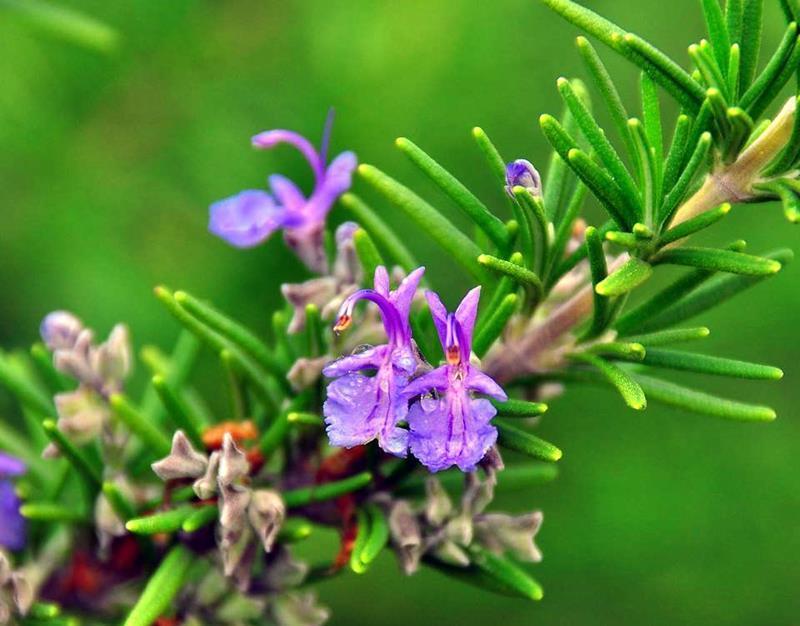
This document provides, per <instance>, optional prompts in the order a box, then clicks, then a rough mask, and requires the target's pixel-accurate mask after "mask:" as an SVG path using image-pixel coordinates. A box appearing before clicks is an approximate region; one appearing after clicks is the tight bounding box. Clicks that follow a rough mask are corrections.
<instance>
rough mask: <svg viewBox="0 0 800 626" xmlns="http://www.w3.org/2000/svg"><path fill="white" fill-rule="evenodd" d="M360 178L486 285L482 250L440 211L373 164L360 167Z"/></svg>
mask: <svg viewBox="0 0 800 626" xmlns="http://www.w3.org/2000/svg"><path fill="white" fill-rule="evenodd" d="M357 171H358V173H359V175H360V176H361V177H362V178H363V179H364V180H365V181H366V182H368V183H369V184H370V185H372V186H373V187H374V188H375V189H377V190H378V191H379V192H381V193H382V194H383V195H384V196H385V197H386V198H387V199H389V200H390V201H391V202H392V203H393V204H394V205H395V206H397V207H398V208H400V209H402V210H403V212H404V213H406V215H408V217H410V218H411V219H412V220H413V221H414V222H415V223H416V224H417V226H418V227H419V228H420V229H421V230H422V231H423V232H426V233H427V234H428V235H429V236H430V237H431V238H432V239H434V241H436V242H437V243H438V244H439V245H440V246H441V247H442V249H444V250H445V251H446V252H447V253H449V254H450V255H451V256H452V257H453V258H454V259H455V260H456V261H458V262H459V263H460V264H461V265H462V266H463V267H464V269H466V270H467V271H468V272H469V273H470V274H471V275H472V277H473V278H475V279H477V280H478V281H479V282H484V281H485V279H486V274H485V272H484V271H483V269H482V268H481V266H480V265H479V264H478V263H477V261H476V259H477V257H478V255H479V254H480V253H481V251H480V249H478V247H477V246H476V245H475V244H474V243H473V242H472V240H471V239H470V238H469V237H467V236H466V235H465V234H464V233H462V232H461V231H460V230H458V229H457V228H456V227H455V226H453V224H452V223H451V222H450V221H449V220H448V219H447V218H445V217H444V216H443V215H442V214H441V213H440V212H439V211H437V210H436V209H434V208H433V207H432V206H431V205H430V204H428V203H427V202H425V200H423V199H422V198H420V197H419V196H418V195H417V194H415V193H414V192H413V191H411V190H410V189H409V188H408V187H406V186H404V185H401V184H400V183H399V182H397V181H396V180H394V179H393V178H391V177H390V176H387V175H386V174H384V173H383V172H381V171H380V170H379V169H378V168H376V167H374V166H372V165H366V164H364V163H362V164H361V165H359V166H358V170H357Z"/></svg>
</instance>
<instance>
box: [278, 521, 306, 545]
mask: <svg viewBox="0 0 800 626" xmlns="http://www.w3.org/2000/svg"><path fill="white" fill-rule="evenodd" d="M312 532H314V526H313V525H312V524H310V523H309V522H307V521H306V520H303V519H297V518H291V517H290V518H289V519H287V520H286V521H284V523H283V526H282V527H281V530H280V532H279V533H278V541H279V542H281V543H297V542H298V541H302V540H303V539H308V538H309V537H310V536H311V533H312Z"/></svg>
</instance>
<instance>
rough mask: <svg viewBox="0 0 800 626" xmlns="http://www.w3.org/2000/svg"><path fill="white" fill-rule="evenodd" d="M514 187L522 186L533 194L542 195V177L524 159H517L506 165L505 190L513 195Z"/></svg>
mask: <svg viewBox="0 0 800 626" xmlns="http://www.w3.org/2000/svg"><path fill="white" fill-rule="evenodd" d="M514 187H524V188H525V189H527V190H528V191H529V192H530V193H531V194H532V195H534V196H541V195H542V177H541V176H539V172H538V171H536V168H535V167H533V164H532V163H531V162H530V161H527V160H526V159H517V160H516V161H512V162H511V163H509V164H508V165H506V191H507V192H508V193H509V195H512V196H513V195H514Z"/></svg>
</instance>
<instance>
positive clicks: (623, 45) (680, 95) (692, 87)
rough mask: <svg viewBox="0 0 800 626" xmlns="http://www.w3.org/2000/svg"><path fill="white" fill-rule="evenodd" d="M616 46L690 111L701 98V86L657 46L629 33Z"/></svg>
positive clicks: (702, 94)
mask: <svg viewBox="0 0 800 626" xmlns="http://www.w3.org/2000/svg"><path fill="white" fill-rule="evenodd" d="M617 46H618V49H619V50H620V51H621V52H622V54H623V55H624V56H625V57H627V58H628V59H629V60H630V61H632V62H633V63H635V64H636V65H638V66H639V67H640V68H641V69H643V70H644V71H645V72H647V73H648V74H649V75H650V77H651V78H652V79H653V80H654V81H655V82H657V83H658V84H659V85H661V87H662V88H663V89H664V90H666V91H667V92H668V93H670V94H671V95H672V96H673V97H674V98H675V99H676V100H677V101H678V102H679V103H680V104H681V105H682V106H684V107H686V109H688V110H689V111H692V112H694V111H697V110H698V109H699V108H700V105H701V103H702V102H703V99H704V98H705V93H704V91H703V87H702V86H701V85H700V84H699V83H698V82H697V81H696V80H694V79H693V78H692V77H691V76H690V75H689V74H688V73H687V72H686V71H685V70H684V69H683V68H682V67H681V66H680V65H678V64H677V63H675V61H673V60H672V59H670V58H669V57H668V56H667V55H665V54H664V53H663V52H661V51H660V50H659V49H658V48H656V47H655V46H652V45H650V44H649V43H647V42H646V41H645V40H644V39H642V38H641V37H639V36H638V35H634V34H633V33H625V34H624V35H622V37H621V38H619V42H618V44H617Z"/></svg>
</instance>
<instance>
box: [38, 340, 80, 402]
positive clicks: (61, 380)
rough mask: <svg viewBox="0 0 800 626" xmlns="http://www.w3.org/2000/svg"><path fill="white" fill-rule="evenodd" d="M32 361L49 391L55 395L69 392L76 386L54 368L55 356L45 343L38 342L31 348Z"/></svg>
mask: <svg viewBox="0 0 800 626" xmlns="http://www.w3.org/2000/svg"><path fill="white" fill-rule="evenodd" d="M31 359H32V360H33V364H34V365H35V366H36V369H37V370H38V372H39V374H41V376H42V378H44V381H45V383H46V384H47V387H48V389H49V390H50V391H52V392H53V393H54V394H55V393H59V392H61V391H67V390H68V389H69V388H70V387H72V386H73V385H74V383H72V382H71V381H70V380H69V379H68V378H67V377H66V376H64V374H62V373H61V372H59V371H58V370H57V369H56V368H55V367H53V355H52V354H51V353H50V350H48V349H47V347H46V346H45V345H44V344H43V343H38V342H37V343H35V344H33V345H32V346H31Z"/></svg>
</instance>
